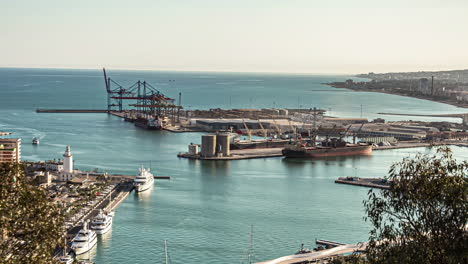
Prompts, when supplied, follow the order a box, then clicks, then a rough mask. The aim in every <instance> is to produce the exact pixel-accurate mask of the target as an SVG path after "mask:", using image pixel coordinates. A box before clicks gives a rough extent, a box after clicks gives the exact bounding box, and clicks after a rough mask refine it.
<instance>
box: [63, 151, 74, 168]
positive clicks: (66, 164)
mask: <svg viewBox="0 0 468 264" xmlns="http://www.w3.org/2000/svg"><path fill="white" fill-rule="evenodd" d="M63 172H65V173H73V155H72V154H71V151H70V146H67V148H66V149H65V153H64V154H63Z"/></svg>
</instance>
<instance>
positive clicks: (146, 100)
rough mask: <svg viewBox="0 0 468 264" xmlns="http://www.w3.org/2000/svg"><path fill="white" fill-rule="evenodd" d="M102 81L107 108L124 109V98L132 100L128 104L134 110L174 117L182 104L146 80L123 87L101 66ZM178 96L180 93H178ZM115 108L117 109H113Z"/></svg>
mask: <svg viewBox="0 0 468 264" xmlns="http://www.w3.org/2000/svg"><path fill="white" fill-rule="evenodd" d="M103 72H104V81H105V85H106V91H107V110H108V111H119V112H122V111H123V110H124V106H126V105H124V103H123V102H124V100H132V102H136V103H129V104H127V105H128V106H133V107H136V109H135V110H136V111H137V112H139V113H143V114H151V115H155V116H158V117H166V116H172V117H173V118H174V117H175V114H176V112H175V110H176V109H177V110H178V111H177V114H178V113H179V110H180V109H182V106H181V105H180V102H179V105H176V104H174V102H175V100H174V99H171V98H169V97H167V96H166V95H164V94H163V93H161V92H160V91H158V90H157V89H156V88H155V87H153V86H152V85H150V84H149V83H147V82H146V81H137V82H136V83H134V84H133V85H131V86H130V87H128V88H124V87H123V86H122V85H120V84H118V83H117V82H115V81H114V80H112V79H111V78H109V77H107V74H106V69H104V68H103ZM179 98H180V94H179ZM179 100H180V99H179ZM115 108H117V109H115Z"/></svg>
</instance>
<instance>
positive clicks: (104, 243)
mask: <svg viewBox="0 0 468 264" xmlns="http://www.w3.org/2000/svg"><path fill="white" fill-rule="evenodd" d="M98 237H99V240H98V247H104V248H107V247H109V246H110V243H111V240H112V227H111V229H109V231H107V233H105V234H103V235H99V236H98Z"/></svg>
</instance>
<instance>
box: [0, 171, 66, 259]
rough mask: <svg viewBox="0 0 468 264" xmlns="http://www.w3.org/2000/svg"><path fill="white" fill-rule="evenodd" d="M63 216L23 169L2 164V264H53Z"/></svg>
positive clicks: (0, 222) (0, 256)
mask: <svg viewBox="0 0 468 264" xmlns="http://www.w3.org/2000/svg"><path fill="white" fill-rule="evenodd" d="M63 221H64V220H63V216H62V213H61V211H60V209H59V207H58V206H57V205H55V204H54V203H52V202H51V201H50V199H49V198H48V197H47V192H46V191H45V190H43V189H42V188H39V187H36V186H34V185H32V182H31V181H30V180H29V179H28V178H27V177H26V175H25V173H24V167H23V165H21V164H17V163H2V164H0V228H1V234H0V263H53V262H54V260H53V256H52V254H53V251H54V249H55V248H56V246H57V245H59V244H60V243H62V239H63V235H64V230H63Z"/></svg>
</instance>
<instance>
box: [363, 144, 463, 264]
mask: <svg viewBox="0 0 468 264" xmlns="http://www.w3.org/2000/svg"><path fill="white" fill-rule="evenodd" d="M467 171H468V162H467V161H466V160H465V161H463V162H457V161H456V160H455V159H454V158H453V157H452V152H451V151H450V149H449V148H447V147H444V148H439V149H438V150H437V154H435V155H432V156H430V155H423V154H418V155H416V157H414V158H405V159H403V161H401V162H399V163H396V164H394V165H392V167H391V169H390V172H389V177H388V180H390V181H391V184H390V189H388V190H383V191H381V192H380V194H379V193H375V192H374V191H372V190H371V191H369V195H368V200H367V201H365V202H364V206H365V211H366V214H367V217H365V219H366V220H367V221H369V222H370V223H371V224H372V225H373V229H372V230H371V233H370V241H369V245H368V248H367V250H368V252H367V258H368V260H369V262H371V263H468V233H467V228H468V225H467V217H468V210H467V209H468V179H467V175H468V174H467Z"/></svg>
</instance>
